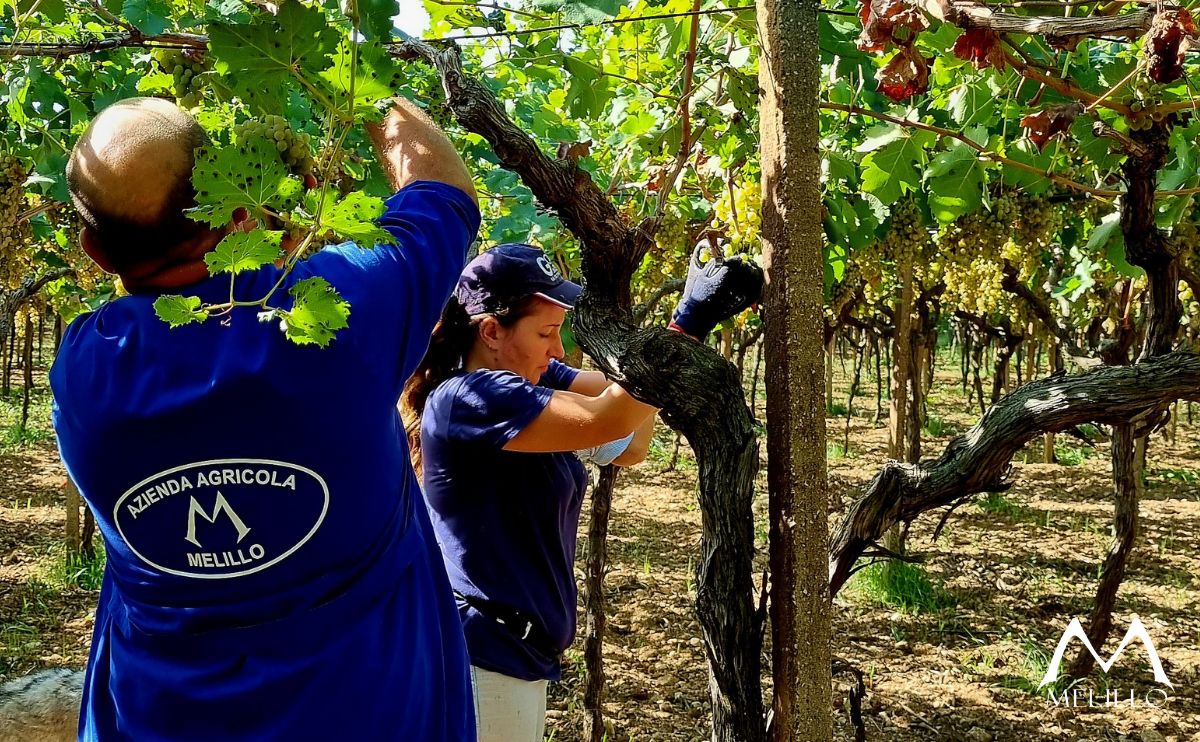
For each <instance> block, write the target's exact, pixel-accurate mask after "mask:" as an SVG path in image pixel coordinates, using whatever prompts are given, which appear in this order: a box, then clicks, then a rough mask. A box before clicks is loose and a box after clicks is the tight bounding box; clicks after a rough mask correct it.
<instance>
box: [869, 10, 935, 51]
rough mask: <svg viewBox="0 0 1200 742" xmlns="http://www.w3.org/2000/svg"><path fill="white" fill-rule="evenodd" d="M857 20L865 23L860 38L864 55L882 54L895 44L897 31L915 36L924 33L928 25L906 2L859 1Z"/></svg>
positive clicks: (917, 11)
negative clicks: (917, 33) (906, 31)
mask: <svg viewBox="0 0 1200 742" xmlns="http://www.w3.org/2000/svg"><path fill="white" fill-rule="evenodd" d="M860 2H861V5H860V6H859V9H858V18H859V20H860V21H862V27H863V29H862V33H861V34H859V36H858V48H859V49H861V50H862V51H864V52H876V53H878V52H882V51H884V50H885V49H887V45H888V44H889V43H890V42H894V41H896V31H897V30H898V29H901V28H906V29H908V30H909V31H911V32H913V33H914V34H915V33H916V32H918V31H924V30H925V29H926V28H927V27H928V24H926V23H925V16H924V15H922V14H921V11H920V10H919V9H917V8H915V7H913V6H911V5H909V4H908V3H906V2H905V0H860Z"/></svg>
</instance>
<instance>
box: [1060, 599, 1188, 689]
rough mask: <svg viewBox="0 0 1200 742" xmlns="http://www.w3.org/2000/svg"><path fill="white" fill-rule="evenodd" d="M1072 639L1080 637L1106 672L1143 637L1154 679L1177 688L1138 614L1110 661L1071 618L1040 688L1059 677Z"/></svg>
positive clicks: (1077, 621)
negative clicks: (1124, 652)
mask: <svg viewBox="0 0 1200 742" xmlns="http://www.w3.org/2000/svg"><path fill="white" fill-rule="evenodd" d="M1072 639H1078V640H1079V641H1081V642H1083V646H1084V647H1086V648H1087V651H1089V652H1091V653H1092V657H1095V658H1096V662H1098V663H1099V664H1100V668H1101V669H1102V670H1104V672H1108V669H1109V668H1110V667H1112V666H1113V663H1114V662H1116V661H1117V658H1118V657H1120V656H1121V652H1123V651H1125V647H1126V646H1128V644H1129V642H1131V641H1133V640H1134V639H1141V640H1142V644H1143V645H1144V646H1145V647H1146V653H1147V654H1149V655H1150V667H1151V669H1153V670H1154V681H1155V682H1156V683H1162V684H1163V685H1165V686H1167V687H1168V688H1171V689H1172V690H1173V689H1174V688H1175V686H1174V685H1171V681H1170V680H1168V679H1167V674H1166V673H1165V672H1163V666H1162V662H1160V661H1159V659H1158V651H1157V650H1155V648H1154V642H1153V641H1151V640H1150V634H1149V632H1147V631H1146V627H1145V625H1143V624H1142V619H1140V618H1138V617H1137V616H1134V617H1133V620H1132V621H1130V622H1129V630H1128V631H1126V632H1125V638H1124V639H1122V640H1121V643H1120V644H1119V645H1118V646H1117V651H1115V652H1113V653H1112V656H1111V657H1109V658H1108V661H1107V662H1105V661H1104V660H1102V659H1100V655H1099V654H1097V653H1096V648H1095V647H1093V646H1092V642H1091V641H1090V640H1089V639H1088V637H1087V634H1085V633H1084V631H1083V625H1082V624H1081V623H1079V619H1078V618H1073V619H1071V623H1070V624H1069V625H1068V626H1067V630H1066V631H1064V632H1063V635H1062V639H1059V640H1058V647H1057V648H1056V649H1055V650H1054V657H1053V658H1051V660H1050V666H1049V667H1047V668H1046V675H1045V677H1043V678H1042V682H1041V683H1040V684H1039V685H1038V689H1039V690H1041V688H1042V687H1044V686H1046V685H1049V684H1050V683H1053V682H1054V681H1055V680H1057V679H1058V666H1059V665H1060V664H1061V663H1062V658H1063V654H1064V653H1065V652H1066V651H1067V645H1068V644H1070V643H1071V640H1072Z"/></svg>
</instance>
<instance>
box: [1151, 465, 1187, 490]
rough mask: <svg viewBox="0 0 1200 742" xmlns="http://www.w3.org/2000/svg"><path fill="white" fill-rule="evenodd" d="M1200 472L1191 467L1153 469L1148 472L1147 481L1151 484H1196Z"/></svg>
mask: <svg viewBox="0 0 1200 742" xmlns="http://www.w3.org/2000/svg"><path fill="white" fill-rule="evenodd" d="M1197 482H1200V472H1196V471H1193V470H1191V469H1151V470H1149V471H1148V472H1146V483H1147V484H1150V485H1160V486H1161V485H1168V484H1196V483H1197Z"/></svg>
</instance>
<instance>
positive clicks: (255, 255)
mask: <svg viewBox="0 0 1200 742" xmlns="http://www.w3.org/2000/svg"><path fill="white" fill-rule="evenodd" d="M282 241H283V232H278V231H274V230H272V231H267V230H265V229H255V230H253V231H250V232H231V233H229V234H227V235H225V238H224V239H222V240H221V241H220V242H219V243H218V244H217V247H216V248H215V249H213V250H211V251H210V252H208V253H205V255H204V264H205V265H207V266H208V272H209V274H210V275H213V276H215V275H217V274H218V273H232V274H233V275H235V276H236V275H237V274H239V273H242V272H243V271H252V270H256V269H258V268H261V267H262V266H264V265H266V264H267V263H270V262H273V261H274V260H275V259H276V258H278V257H279V256H280V255H281V254H282V253H283V250H282V249H281V248H280V244H281V242H282Z"/></svg>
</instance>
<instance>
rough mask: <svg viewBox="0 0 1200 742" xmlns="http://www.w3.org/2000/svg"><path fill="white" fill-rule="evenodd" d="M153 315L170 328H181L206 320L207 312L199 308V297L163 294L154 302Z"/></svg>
mask: <svg viewBox="0 0 1200 742" xmlns="http://www.w3.org/2000/svg"><path fill="white" fill-rule="evenodd" d="M154 313H155V314H157V315H158V318H159V319H161V320H162V321H163V322H166V323H167V324H168V325H170V326H171V327H182V326H183V325H190V324H192V323H193V322H195V323H197V324H199V323H200V322H203V321H204V320H206V319H208V310H206V309H201V308H200V297H198V296H178V295H176V294H164V295H163V296H160V297H158V298H157V299H155V300H154Z"/></svg>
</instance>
